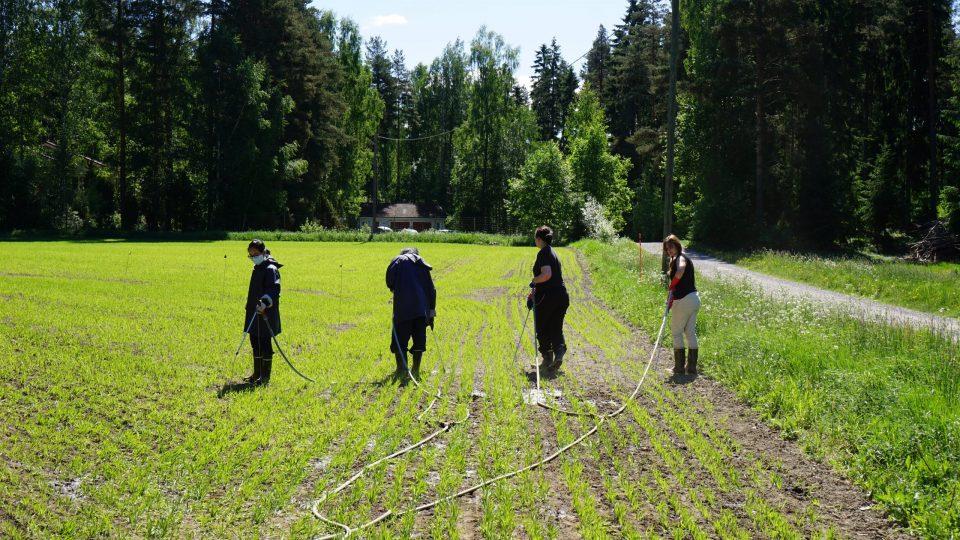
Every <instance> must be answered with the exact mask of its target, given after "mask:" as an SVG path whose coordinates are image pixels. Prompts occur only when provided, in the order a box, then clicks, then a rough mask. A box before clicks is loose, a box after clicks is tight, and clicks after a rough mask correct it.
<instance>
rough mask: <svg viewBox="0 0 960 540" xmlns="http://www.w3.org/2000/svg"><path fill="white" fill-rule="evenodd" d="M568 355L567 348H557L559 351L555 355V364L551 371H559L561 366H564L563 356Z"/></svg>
mask: <svg viewBox="0 0 960 540" xmlns="http://www.w3.org/2000/svg"><path fill="white" fill-rule="evenodd" d="M565 354H567V346H566V345H560V346H559V347H557V351H556V352H555V353H554V355H553V364H551V366H550V370H551V371H558V370H559V369H560V366H561V365H563V355H565Z"/></svg>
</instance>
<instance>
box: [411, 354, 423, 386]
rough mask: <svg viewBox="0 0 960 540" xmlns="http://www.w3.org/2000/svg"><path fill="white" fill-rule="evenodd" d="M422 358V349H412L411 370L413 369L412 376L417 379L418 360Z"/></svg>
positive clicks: (418, 372) (418, 377) (418, 373)
mask: <svg viewBox="0 0 960 540" xmlns="http://www.w3.org/2000/svg"><path fill="white" fill-rule="evenodd" d="M422 359H423V351H414V353H413V366H412V367H411V371H413V376H414V377H416V378H417V379H418V380H419V379H420V360H422Z"/></svg>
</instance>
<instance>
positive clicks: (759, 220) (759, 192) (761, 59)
mask: <svg viewBox="0 0 960 540" xmlns="http://www.w3.org/2000/svg"><path fill="white" fill-rule="evenodd" d="M756 16H757V29H758V31H759V32H762V31H764V25H763V1H762V0H758V1H757V2H756ZM759 32H758V34H757V38H756V39H757V42H756V47H757V49H756V51H757V54H756V58H754V62H755V64H754V91H755V92H756V111H755V118H754V122H755V127H754V130H755V132H756V156H755V161H756V163H755V167H756V170H755V194H754V216H753V221H754V225H756V227H757V231H756V232H758V233H759V232H760V229H759V227H761V226H763V171H764V168H765V167H764V162H763V152H764V140H763V136H764V130H765V127H766V126H765V124H766V121H765V118H764V114H766V113H765V112H764V96H763V70H764V67H765V63H766V55H765V51H764V44H763V43H762V41H761V38H760V34H759Z"/></svg>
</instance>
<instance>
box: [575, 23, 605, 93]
mask: <svg viewBox="0 0 960 540" xmlns="http://www.w3.org/2000/svg"><path fill="white" fill-rule="evenodd" d="M610 52H611V50H610V38H609V37H608V36H607V29H606V28H604V27H603V25H602V24H601V25H600V29H599V30H597V37H596V38H595V39H594V40H593V45H592V46H591V47H590V52H588V53H587V61H586V63H585V64H584V66H583V71H582V72H581V73H580V76H581V78H583V80H584V82H588V83H590V87H591V88H593V90H594V92H596V93H597V94H598V95H600V96H603V95H605V92H606V83H607V78H608V77H609V76H610Z"/></svg>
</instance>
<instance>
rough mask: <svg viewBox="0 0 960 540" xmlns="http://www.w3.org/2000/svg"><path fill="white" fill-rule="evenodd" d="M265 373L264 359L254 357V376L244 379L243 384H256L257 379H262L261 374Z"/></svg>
mask: <svg viewBox="0 0 960 540" xmlns="http://www.w3.org/2000/svg"><path fill="white" fill-rule="evenodd" d="M261 373H263V359H262V358H257V357H256V356H254V357H253V374H252V375H250V376H249V377H244V378H243V382H245V383H251V384H252V383H254V382H256V380H257V379H259V378H260V374H261Z"/></svg>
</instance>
